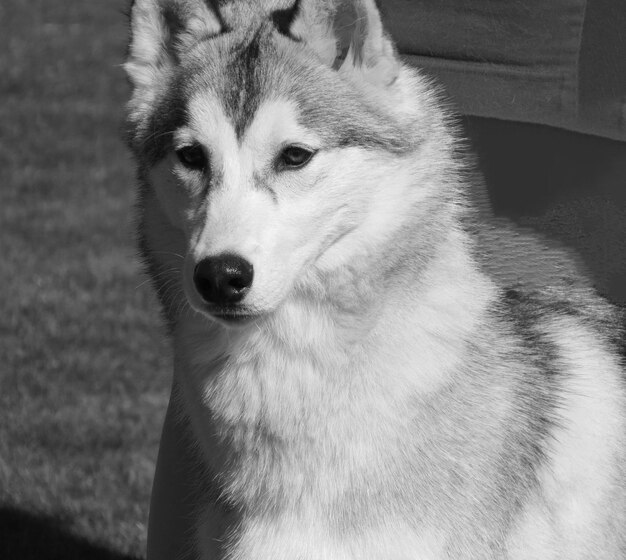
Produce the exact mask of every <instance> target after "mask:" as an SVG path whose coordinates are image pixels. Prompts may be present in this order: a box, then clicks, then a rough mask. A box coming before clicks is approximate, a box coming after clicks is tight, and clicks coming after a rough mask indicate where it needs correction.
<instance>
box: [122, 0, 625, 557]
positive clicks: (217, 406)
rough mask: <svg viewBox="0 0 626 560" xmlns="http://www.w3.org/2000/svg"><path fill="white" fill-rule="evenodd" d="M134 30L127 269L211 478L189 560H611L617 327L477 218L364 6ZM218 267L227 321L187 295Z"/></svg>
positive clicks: (620, 425) (171, 2)
mask: <svg viewBox="0 0 626 560" xmlns="http://www.w3.org/2000/svg"><path fill="white" fill-rule="evenodd" d="M131 28H132V38H131V43H130V48H129V55H128V60H127V62H126V65H125V67H126V70H127V73H128V75H129V78H130V80H131V83H132V85H133V94H132V99H131V101H130V103H129V112H128V128H129V135H128V138H129V144H130V146H131V149H132V151H133V153H134V155H135V158H136V161H137V164H138V169H139V204H138V214H139V215H138V223H139V232H140V240H141V250H142V253H143V256H144V258H145V260H146V263H147V268H148V271H149V274H150V275H151V277H152V279H153V282H154V285H155V287H156V290H157V292H158V294H159V297H160V300H161V302H162V305H163V309H164V312H165V316H166V318H167V321H168V324H169V327H170V330H171V336H172V339H173V341H174V353H175V356H174V360H175V379H176V386H177V388H178V389H177V393H176V395H175V398H177V399H178V403H179V407H180V408H181V410H182V411H183V412H182V414H181V416H182V418H181V421H183V422H188V424H189V426H190V431H191V434H192V435H191V438H192V440H193V441H194V442H195V444H197V447H198V449H199V456H200V457H201V461H202V463H203V464H204V466H205V469H206V477H205V481H206V484H205V488H202V489H200V488H199V489H198V494H197V495H196V499H197V501H198V518H197V522H196V530H195V531H194V534H193V535H190V538H189V551H190V553H191V554H192V555H194V556H195V557H198V558H201V559H203V560H209V559H211V560H213V559H218V558H219V559H223V558H224V559H225V558H228V559H232V560H356V559H372V560H418V559H419V560H444V559H450V560H453V559H454V560H461V559H477V560H478V559H480V560H488V559H494V560H495V559H498V560H504V559H509V560H550V559H554V560H557V559H558V560H562V559H568V560H624V559H625V558H626V534H625V533H626V530H625V527H626V480H625V472H624V469H625V465H626V451H625V450H626V421H625V411H626V407H625V402H626V401H625V390H626V387H625V379H624V375H623V364H622V362H621V361H620V357H619V353H618V344H619V341H620V337H621V331H620V326H619V318H618V317H617V315H616V312H615V310H614V309H613V308H612V307H611V306H610V305H609V304H607V303H606V302H605V301H604V300H602V299H601V298H600V297H599V296H597V295H596V294H595V293H594V291H593V289H592V288H591V287H590V286H589V284H588V283H587V281H586V280H584V279H583V278H582V277H581V276H580V273H579V271H578V268H577V267H576V266H574V265H573V264H572V262H571V260H570V259H569V258H568V257H567V256H561V255H560V254H558V253H557V254H556V255H555V254H553V253H550V252H549V251H544V250H543V249H542V248H541V244H540V243H539V242H538V241H537V240H535V239H530V238H528V239H527V240H526V241H524V240H523V239H521V238H519V237H518V238H515V236H514V234H512V233H511V231H509V230H507V229H506V228H495V229H494V227H492V228H487V227H485V224H483V223H481V220H479V219H478V218H477V217H476V214H475V213H474V212H473V210H472V207H471V204H470V203H469V202H468V197H467V191H468V190H469V189H470V188H471V184H470V183H471V181H473V180H474V179H473V178H472V177H473V174H472V173H471V170H468V163H467V158H466V157H465V156H464V155H463V148H462V145H461V143H460V142H459V140H458V138H457V136H458V135H457V133H456V130H455V127H454V125H453V123H452V120H451V118H450V117H449V115H448V113H447V111H446V110H445V109H444V108H443V105H442V103H441V101H440V98H439V95H438V94H437V93H436V92H435V88H434V86H433V85H432V84H431V83H430V82H429V81H428V80H427V79H425V78H424V77H423V76H421V75H420V74H419V73H418V72H416V71H415V70H413V69H410V68H408V67H406V66H404V65H403V64H402V63H401V61H400V60H399V58H398V56H397V55H396V53H395V50H394V47H393V45H392V43H391V41H390V40H389V38H388V37H387V36H386V35H385V33H384V30H383V28H382V24H381V20H380V17H379V14H378V11H377V9H376V6H375V4H374V2H373V1H372V0H320V1H314V0H301V1H297V2H295V4H294V3H293V0H284V1H283V0H268V1H264V2H255V1H252V0H247V1H246V0H224V1H220V2H217V1H215V2H209V1H205V0H136V1H135V3H134V4H133V7H132V13H131ZM520 239H521V240H520ZM520 248H522V249H524V248H526V249H529V248H530V249H532V251H533V252H534V255H532V257H533V258H532V259H531V261H532V263H533V264H532V265H531V266H530V267H527V266H525V265H523V264H520V263H519V259H520V258H522V257H521V256H520V251H519V249H520ZM538 254H539V255H545V256H546V258H545V259H542V258H538ZM224 255H229V256H230V257H229V258H231V257H232V256H233V255H234V257H232V258H236V259H239V260H238V261H237V262H244V263H245V265H246V266H247V267H248V270H249V274H248V277H247V280H246V282H245V283H243V284H242V283H241V282H242V280H241V278H240V276H241V275H239V276H238V277H237V279H236V280H237V282H238V283H239V284H237V286H235V283H234V280H233V276H232V274H231V273H230V272H229V274H231V276H229V277H228V278H229V279H230V280H229V281H230V282H231V285H232V286H235V287H233V288H232V290H237V294H238V295H237V297H238V298H239V299H237V301H235V300H234V298H233V297H231V299H229V300H228V302H227V303H224V301H225V299H224V298H225V297H226V296H225V295H224V296H223V297H222V299H221V300H219V301H218V299H219V298H218V297H216V296H215V295H214V291H215V290H213V291H211V290H208V291H207V289H205V288H204V287H203V286H206V285H210V286H214V285H217V284H215V283H213V284H211V282H214V279H213V278H211V277H207V275H206V274H204V273H203V274H204V276H203V277H202V278H200V279H199V275H200V274H201V273H200V272H199V270H200V268H199V267H200V263H203V262H209V261H210V262H211V263H213V262H214V261H215V259H216V258H220V257H221V256H224ZM211 259H213V260H211ZM231 268H232V267H231ZM224 270H225V269H224ZM228 270H231V269H228ZM252 271H253V276H252ZM540 271H541V274H539V272H540ZM546 271H547V272H546ZM222 272H223V271H222ZM222 272H220V274H222ZM544 281H545V282H544ZM219 286H221V284H219ZM211 289H213V288H211ZM215 289H217V288H215ZM229 289H231V288H229ZM232 290H231V291H232ZM229 293H231V292H229ZM222 295H223V294H222ZM229 297H230V296H229Z"/></svg>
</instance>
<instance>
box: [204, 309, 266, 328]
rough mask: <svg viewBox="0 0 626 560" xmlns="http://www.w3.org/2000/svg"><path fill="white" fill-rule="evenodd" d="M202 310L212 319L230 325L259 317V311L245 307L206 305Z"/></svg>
mask: <svg viewBox="0 0 626 560" xmlns="http://www.w3.org/2000/svg"><path fill="white" fill-rule="evenodd" d="M204 311H205V313H207V314H208V315H210V316H211V318H212V319H215V320H217V321H218V322H221V323H224V324H227V325H232V326H244V325H247V324H249V323H252V322H254V321H255V320H257V319H259V318H260V317H261V314H260V313H255V312H253V311H252V310H250V309H247V308H245V307H213V306H211V307H209V306H206V308H205V309H204Z"/></svg>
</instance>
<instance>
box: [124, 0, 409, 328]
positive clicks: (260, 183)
mask: <svg viewBox="0 0 626 560" xmlns="http://www.w3.org/2000/svg"><path fill="white" fill-rule="evenodd" d="M131 30H132V39H131V44H130V48H129V56H128V60H127V62H126V65H125V68H126V71H127V73H128V76H129V78H130V81H131V83H132V86H133V94H132V99H131V101H130V104H129V119H128V120H129V128H130V143H131V146H132V148H133V150H134V152H135V155H136V157H137V159H138V161H139V164H140V169H141V170H142V171H141V174H142V177H143V180H144V183H145V185H144V188H145V191H146V193H145V196H146V197H147V198H149V199H150V201H151V202H150V204H151V205H152V206H155V205H156V206H158V209H159V212H161V214H162V221H161V224H164V223H166V224H167V227H168V228H171V230H172V231H175V232H176V234H175V237H176V238H177V239H184V242H183V243H184V244H185V246H184V247H177V248H176V249H177V251H178V252H180V253H184V255H185V264H184V266H183V268H182V274H183V286H184V291H185V294H186V297H187V299H188V300H189V302H190V303H191V304H192V306H193V307H194V308H196V309H197V310H200V311H202V312H205V313H207V314H209V315H211V316H213V317H218V318H222V319H224V320H229V319H230V320H236V319H237V318H238V317H249V316H258V315H259V314H263V313H266V312H268V311H271V310H273V309H275V308H276V307H277V306H279V305H280V303H281V302H282V301H284V300H285V298H287V297H288V296H289V294H292V293H295V292H297V290H298V286H302V285H303V284H304V283H305V282H306V280H307V278H311V277H312V276H315V275H316V274H317V275H319V274H323V273H324V271H327V270H329V269H333V268H335V267H339V266H344V265H346V264H349V262H350V260H351V259H354V258H358V257H359V256H363V255H365V254H367V253H368V251H371V250H372V247H373V246H374V245H377V246H378V245H380V243H382V242H383V241H384V240H385V239H386V238H387V237H389V236H390V235H391V234H392V233H393V231H394V230H395V228H397V226H398V224H400V223H402V222H403V216H404V215H405V213H406V212H408V211H409V208H411V207H412V204H411V203H410V202H409V200H408V199H407V189H408V188H409V187H408V185H409V184H412V183H413V181H411V179H410V174H411V172H410V170H409V166H407V165H404V164H403V162H406V161H407V160H408V159H410V155H411V154H412V153H413V152H414V146H415V143H416V139H415V133H414V131H413V130H414V129H415V123H414V121H415V119H416V118H418V117H419V116H418V117H416V115H417V114H418V113H419V111H417V112H416V110H415V107H414V104H410V107H409V104H407V101H406V99H407V96H409V97H410V96H411V95H414V93H415V92H414V91H411V92H409V91H408V90H409V89H410V87H412V86H409V85H408V84H407V79H402V69H401V65H400V64H399V62H398V60H397V57H396V54H395V51H394V48H393V46H392V44H391V43H390V41H389V39H388V38H387V36H386V35H385V33H384V31H383V28H382V25H381V21H380V17H379V14H378V11H377V9H376V6H375V4H374V0H295V2H294V0H271V1H264V2H257V1H255V0H232V1H223V2H217V1H215V2H211V0H135V3H134V4H133V7H132V13H131ZM418 190H419V189H418ZM415 191H416V189H413V194H411V195H410V198H411V202H413V201H414V200H415V198H416V196H418V195H416V194H415ZM153 249H154V250H155V251H157V250H158V249H159V248H158V247H154V248H153Z"/></svg>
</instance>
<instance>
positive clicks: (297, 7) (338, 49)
mask: <svg viewBox="0 0 626 560" xmlns="http://www.w3.org/2000/svg"><path fill="white" fill-rule="evenodd" d="M277 15H278V16H279V17H275V24H276V26H277V28H278V30H279V31H280V32H281V33H283V34H285V35H289V36H291V37H292V38H293V39H295V40H300V41H303V42H305V43H307V44H308V45H309V46H310V47H311V48H313V50H314V51H316V53H317V54H318V56H319V57H320V58H321V59H322V60H323V61H324V62H326V63H327V64H329V65H330V66H332V67H333V68H335V69H336V70H338V71H340V72H352V73H357V74H358V76H359V77H361V78H363V79H365V80H366V81H368V82H370V83H372V84H374V85H378V86H387V85H389V84H391V83H393V82H394V81H395V79H396V77H397V75H398V72H399V69H400V62H399V60H398V58H397V55H396V51H395V48H394V46H393V43H392V41H391V40H390V38H389V37H388V36H387V34H386V33H385V30H384V29H383V24H382V21H381V17H380V13H379V11H378V8H377V6H376V2H375V0H296V1H295V2H294V4H293V5H292V7H291V8H290V9H286V10H282V11H280V12H277Z"/></svg>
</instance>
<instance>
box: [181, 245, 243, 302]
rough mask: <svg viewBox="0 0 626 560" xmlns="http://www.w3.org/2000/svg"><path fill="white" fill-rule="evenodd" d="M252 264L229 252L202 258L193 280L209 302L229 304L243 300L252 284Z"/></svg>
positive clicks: (204, 298)
mask: <svg viewBox="0 0 626 560" xmlns="http://www.w3.org/2000/svg"><path fill="white" fill-rule="evenodd" d="M253 277H254V270H253V268H252V264H250V263H249V262H248V261H247V260H245V259H242V258H241V257H239V256H237V255H232V254H229V253H226V254H223V255H218V256H216V257H209V258H206V259H203V260H201V261H200V262H199V263H198V264H197V265H196V268H195V270H194V272H193V282H194V284H195V285H196V289H197V290H198V293H199V294H200V295H201V296H202V299H203V300H204V301H206V302H207V303H214V304H217V305H229V304H232V303H237V302H239V301H241V300H242V299H243V298H244V296H245V295H246V293H247V292H248V290H249V289H250V286H252V278H253Z"/></svg>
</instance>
